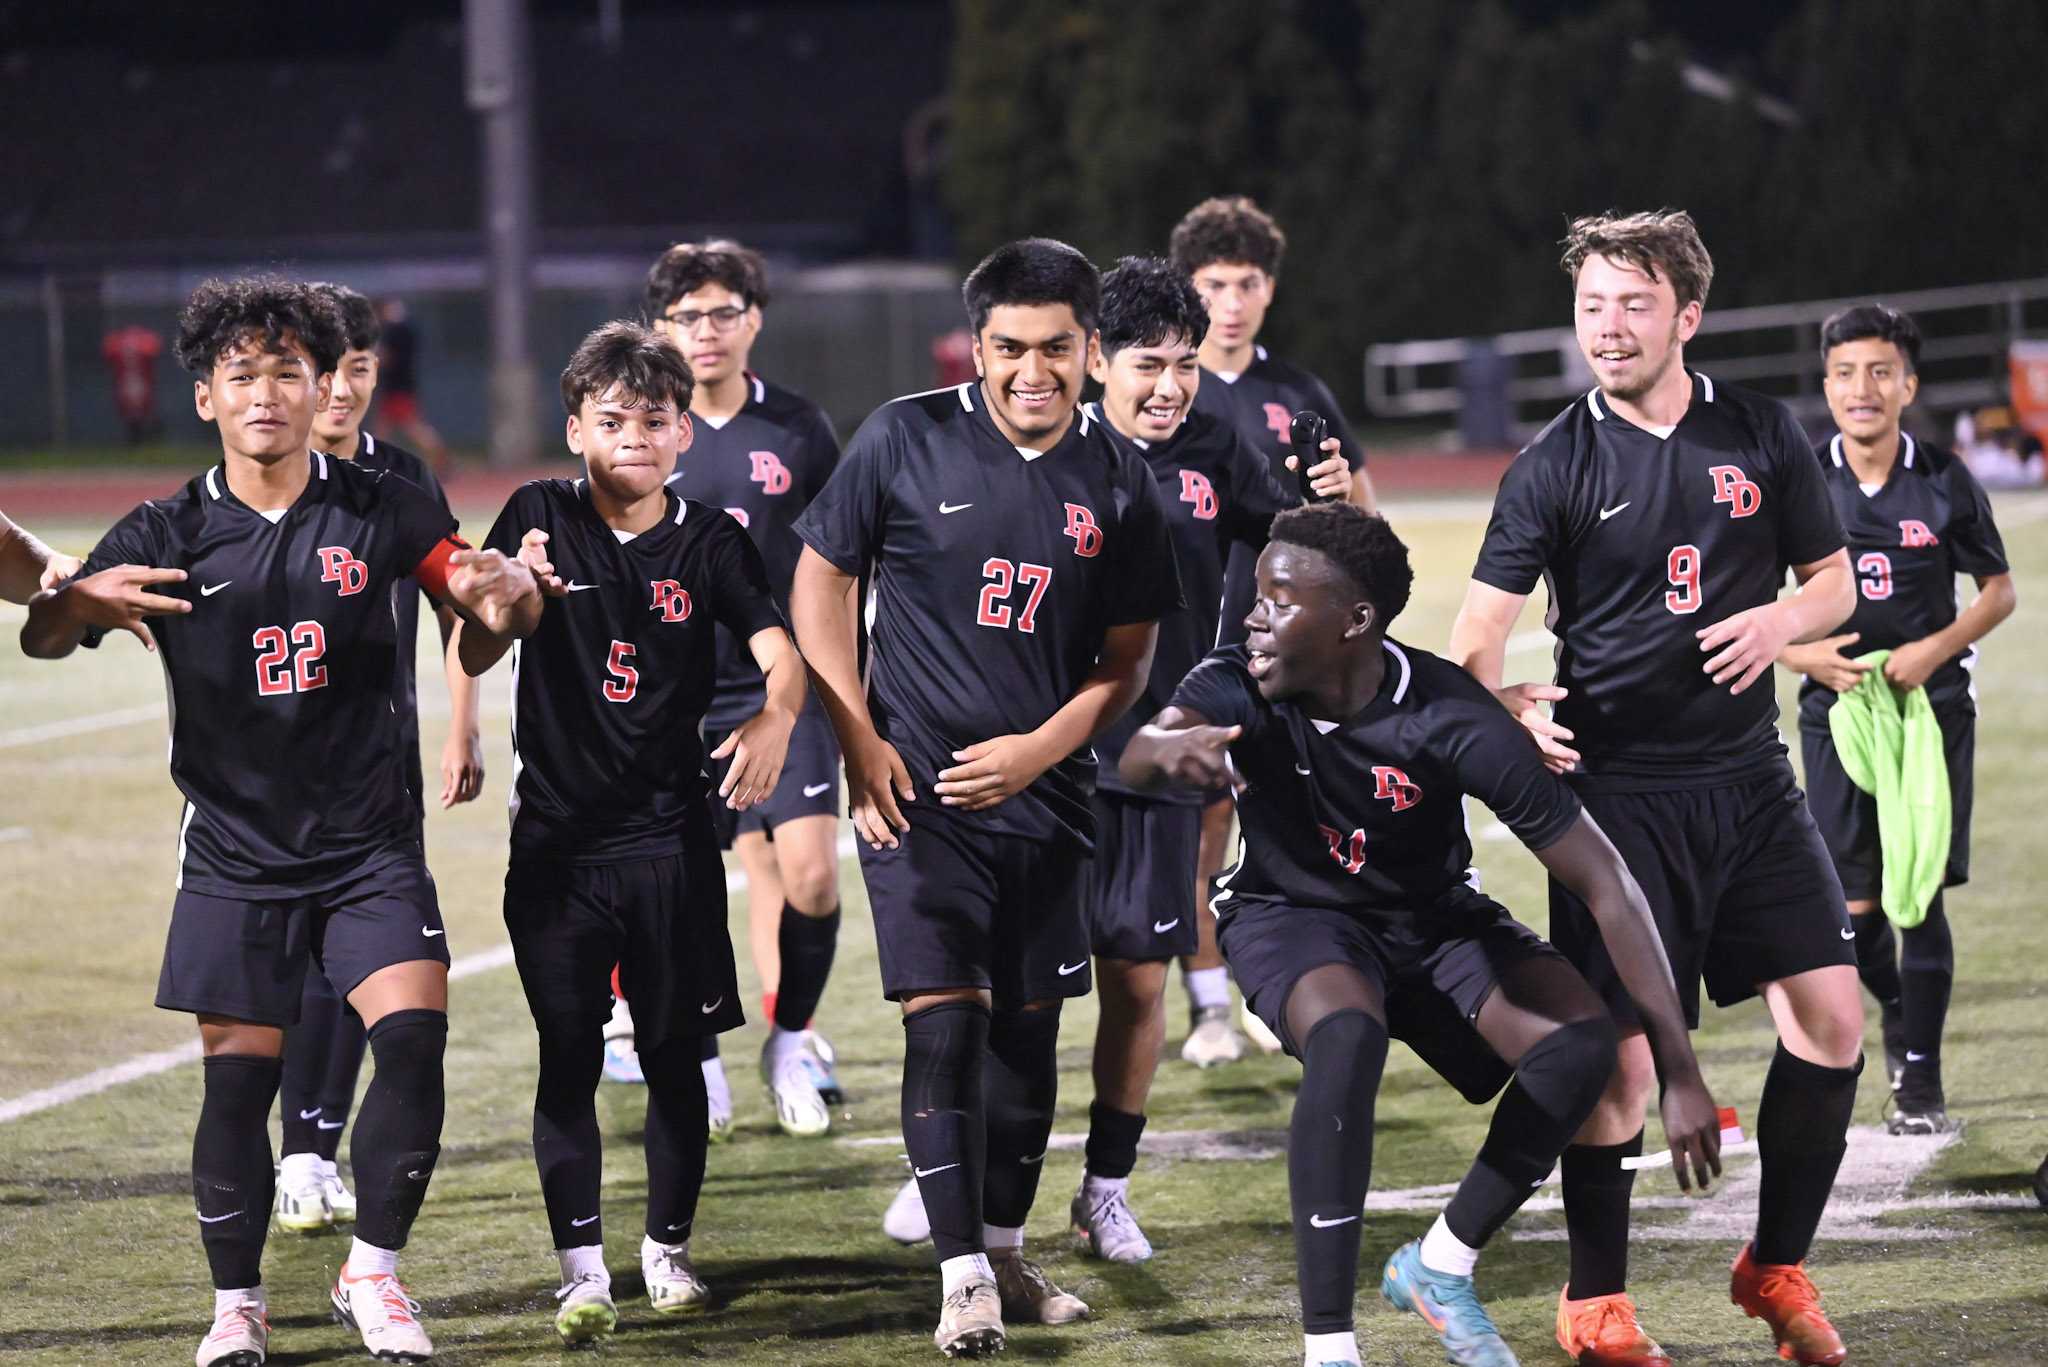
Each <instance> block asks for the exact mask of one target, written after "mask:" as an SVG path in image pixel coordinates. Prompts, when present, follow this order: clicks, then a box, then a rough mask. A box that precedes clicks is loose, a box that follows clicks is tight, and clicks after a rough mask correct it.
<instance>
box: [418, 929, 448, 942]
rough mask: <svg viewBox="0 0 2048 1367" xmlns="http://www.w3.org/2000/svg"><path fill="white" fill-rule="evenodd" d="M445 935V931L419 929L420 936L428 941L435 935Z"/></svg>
mask: <svg viewBox="0 0 2048 1367" xmlns="http://www.w3.org/2000/svg"><path fill="white" fill-rule="evenodd" d="M447 933H448V932H447V931H445V930H436V929H434V928H433V927H432V926H421V927H420V934H422V935H424V936H426V937H427V938H428V939H429V940H431V939H433V938H434V937H435V936H436V935H446V934H447Z"/></svg>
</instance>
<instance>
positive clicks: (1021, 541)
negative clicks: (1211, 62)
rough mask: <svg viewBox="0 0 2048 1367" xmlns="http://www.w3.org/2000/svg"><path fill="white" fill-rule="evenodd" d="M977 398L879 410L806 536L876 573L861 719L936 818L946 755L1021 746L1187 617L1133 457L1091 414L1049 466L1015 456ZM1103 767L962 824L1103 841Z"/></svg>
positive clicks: (1058, 772) (850, 449)
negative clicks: (1114, 654)
mask: <svg viewBox="0 0 2048 1367" xmlns="http://www.w3.org/2000/svg"><path fill="white" fill-rule="evenodd" d="M985 408H986V405H985V403H984V401H983V397H982V394H981V386H980V384H979V382H970V383H968V384H964V385H960V386H959V387H957V388H953V389H941V390H935V391H933V392H931V393H929V394H917V395H912V396H910V397H909V398H904V399H898V400H896V401H894V402H893V403H888V404H884V405H883V406H882V407H881V408H879V409H877V410H876V411H875V413H874V414H873V415H872V416H870V417H869V418H868V420H867V421H866V422H865V423H863V424H862V425H861V429H860V431H859V432H857V433H855V434H854V438H853V441H852V442H851V444H849V445H848V446H847V448H846V457H845V459H843V460H842V461H840V463H839V469H838V470H837V471H836V472H835V473H834V474H833V476H832V478H831V480H830V481H829V482H828V483H827V484H826V485H825V489H824V491H823V492H822V493H820V494H819V495H818V497H817V498H816V500H814V501H813V502H812V504H811V506H810V507H809V508H808V509H806V510H805V512H804V515H803V516H802V517H801V518H799V519H797V525H796V530H797V535H798V536H800V537H802V538H803V539H804V542H805V543H806V544H807V545H809V546H810V547H811V548H812V549H813V550H815V551H817V552H818V554H819V555H822V556H823V557H824V558H825V559H826V560H828V561H830V562H831V563H832V564H833V565H834V566H836V567H837V568H838V569H840V570H841V571H843V572H844V573H847V574H853V575H860V574H864V573H868V572H869V571H870V570H872V572H873V577H874V583H875V595H876V600H875V602H876V607H875V623H874V632H873V638H872V639H873V648H872V651H871V656H870V660H869V684H868V705H869V710H870V712H871V713H872V714H873V716H874V720H875V726H876V729H877V730H878V731H879V732H880V734H881V735H882V737H883V738H884V739H885V740H887V741H888V742H889V743H890V744H891V745H894V746H895V747H896V749H897V751H898V753H900V754H901V755H902V756H903V762H904V763H905V764H906V765H907V766H908V767H909V769H910V777H911V781H912V782H913V783H914V784H915V785H916V788H917V794H918V798H917V802H916V803H915V804H913V806H912V808H910V809H907V814H908V815H910V817H911V819H912V820H913V821H914V820H915V819H916V812H917V810H918V809H921V808H924V807H926V806H937V805H938V803H939V798H938V795H937V794H936V793H934V792H933V791H932V785H933V784H934V783H935V782H936V781H937V775H938V771H939V770H941V769H947V768H951V767H952V766H953V765H955V764H957V763H959V761H958V760H956V759H954V758H953V752H954V751H956V750H959V749H962V748H964V747H966V746H969V745H973V744H976V743H977V742H980V741H985V740H991V739H993V738H995V737H997V736H1004V735H1013V734H1019V733H1023V732H1028V731H1031V730H1034V729H1036V728H1037V727H1038V726H1040V725H1042V724H1043V723H1044V722H1045V720H1046V719H1047V718H1048V717H1050V716H1052V714H1053V713H1054V712H1057V711H1058V710H1059V709H1060V708H1061V707H1063V706H1065V705H1066V703H1067V702H1068V700H1070V699H1071V698H1072V697H1073V696H1074V694H1075V693H1076V692H1077V691H1078V690H1079V689H1080V687H1081V684H1082V683H1083V682H1084V681H1085V680H1086V679H1087V677H1088V675H1089V673H1090V672H1091V671H1092V670H1093V669H1094V666H1095V662H1096V660H1097V658H1098V657H1099V655H1100V653H1101V650H1102V642H1103V637H1104V634H1105V633H1106V632H1107V631H1108V629H1109V628H1110V627H1113V626H1119V625H1125V624H1130V623H1138V622H1153V621H1158V620H1159V619H1161V618H1163V617H1165V616H1167V615H1168V614H1169V613H1172V612H1174V611H1176V610H1178V609H1179V608H1180V607H1181V596H1180V581H1179V579H1178V577H1177V574H1176V572H1175V568H1174V558H1173V536H1172V533H1171V531H1170V530H1169V528H1168V525H1167V519H1166V513H1165V510H1164V509H1163V508H1162V507H1161V503H1160V498H1159V492H1158V489H1157V488H1156V487H1155V485H1154V483H1153V479H1152V473H1151V471H1149V470H1148V469H1146V467H1145V465H1144V463H1143V462H1142V461H1140V460H1139V459H1138V458H1137V456H1136V454H1135V453H1134V452H1132V451H1131V450H1129V449H1127V448H1126V447H1124V446H1122V445H1120V444H1119V443H1118V442H1117V441H1116V440H1114V439H1112V438H1111V437H1110V435H1109V430H1108V428H1107V426H1106V425H1105V424H1103V423H1101V422H1098V421H1096V420H1095V419H1094V418H1092V417H1091V416H1089V415H1088V414H1087V413H1086V412H1085V411H1084V412H1081V413H1078V414H1076V415H1075V418H1074V421H1073V423H1072V425H1071V426H1070V427H1069V428H1068V430H1067V434H1066V435H1065V436H1064V437H1063V438H1061V440H1060V442H1059V444H1058V445H1056V446H1054V447H1053V448H1052V449H1051V450H1050V451H1046V452H1043V453H1040V452H1035V451H1034V452H1026V451H1021V450H1020V449H1019V448H1018V447H1016V446H1014V445H1012V444H1011V443H1010V441H1009V439H1008V438H1006V437H1005V436H1003V434H1002V432H1001V431H1000V430H998V429H997V427H996V425H995V423H994V421H993V420H991V419H990V417H989V416H988V414H987V412H986V411H985ZM1094 771H1095V762H1094V757H1093V755H1092V753H1091V752H1090V751H1089V750H1088V749H1087V748H1085V747H1084V748H1083V749H1082V750H1080V751H1079V752H1077V753H1075V754H1073V755H1070V756H1068V757H1067V758H1066V759H1064V760H1062V761H1060V762H1059V763H1058V764H1055V765H1054V766H1053V767H1052V768H1050V769H1048V770H1047V771H1046V772H1045V773H1044V774H1042V775H1041V776H1040V777H1039V778H1038V779H1037V780H1036V781H1034V782H1033V783H1032V784H1031V786H1030V787H1029V788H1026V789H1025V790H1024V791H1023V792H1021V793H1019V794H1017V795H1016V796H1015V797H1013V798H1011V799H1009V800H1008V801H1007V802H1004V803H1002V804H1001V805H1000V806H998V807H996V808H994V809H993V810H990V811H986V812H978V813H973V814H969V815H967V816H966V818H965V819H967V820H970V821H975V822H978V823H979V824H981V825H982V826H983V827H984V828H985V829H987V830H989V831H992V832H996V833H1000V834H1006V835H1017V836H1024V837H1027V838H1031V839H1038V840H1058V839H1068V838H1071V839H1075V840H1078V841H1080V842H1082V843H1084V844H1086V843H1087V842H1088V841H1090V840H1091V839H1092V832H1093V828H1094V821H1093V818H1092V816H1091V815H1090V813H1089V810H1088V793H1089V791H1090V789H1091V788H1092V787H1093V786H1094Z"/></svg>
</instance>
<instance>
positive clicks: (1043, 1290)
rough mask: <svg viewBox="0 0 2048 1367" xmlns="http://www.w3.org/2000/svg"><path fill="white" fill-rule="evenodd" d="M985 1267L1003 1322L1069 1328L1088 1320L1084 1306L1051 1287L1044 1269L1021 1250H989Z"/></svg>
mask: <svg viewBox="0 0 2048 1367" xmlns="http://www.w3.org/2000/svg"><path fill="white" fill-rule="evenodd" d="M988 1263H989V1266H990V1267H992V1268H994V1269H995V1272H996V1291H997V1293H998V1294H999V1295H1001V1296H1002V1298H1003V1318H1004V1319H1006V1320H1009V1321H1012V1322H1016V1323H1029V1324H1072V1323H1073V1322H1074V1321H1075V1320H1085V1319H1087V1318H1088V1313H1089V1312H1088V1302H1086V1301H1084V1300H1082V1299H1081V1298H1080V1297H1079V1296H1075V1295H1071V1294H1069V1293H1067V1292H1065V1291H1062V1290H1060V1289H1059V1288H1058V1287H1057V1286H1054V1285H1053V1284H1052V1278H1050V1277H1048V1276H1046V1275H1045V1269H1044V1268H1042V1267H1040V1266H1039V1265H1038V1264H1037V1263H1034V1262H1032V1261H1031V1260H1030V1259H1029V1258H1027V1257H1025V1256H1024V1250H1023V1249H1021V1248H1011V1249H1004V1250H1002V1251H1000V1252H998V1251H996V1250H994V1249H990V1250H989V1255H988Z"/></svg>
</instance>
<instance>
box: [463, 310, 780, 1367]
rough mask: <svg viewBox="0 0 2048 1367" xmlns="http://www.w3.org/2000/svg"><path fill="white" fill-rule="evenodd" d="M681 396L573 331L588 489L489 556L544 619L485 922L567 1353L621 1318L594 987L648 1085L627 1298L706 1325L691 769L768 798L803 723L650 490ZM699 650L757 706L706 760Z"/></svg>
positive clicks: (603, 335) (538, 508)
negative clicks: (629, 1024) (536, 1064)
mask: <svg viewBox="0 0 2048 1367" xmlns="http://www.w3.org/2000/svg"><path fill="white" fill-rule="evenodd" d="M691 383H692V382H691V376H690V369H689V366H688V365H687V364H686V363H685V362H684V360H683V358H682V355H681V353H679V352H678V351H677V350H676V349H675V347H674V346H673V345H671V344H670V343H669V341H668V340H667V339H666V338H664V337H662V336H660V335H659V334H657V333H656V332H654V331H653V330H652V329H650V328H646V327H642V326H640V325H639V324H636V323H623V322H622V323H609V324H607V325H606V326H604V327H602V328H599V329H598V330H597V331H595V332H593V333H591V334H590V335H589V336H588V337H586V338H585V339H584V340H583V343H582V345H581V346H579V347H577V349H576V354H575V355H574V356H572V357H571V358H570V360H569V365H568V367H567V368H566V369H565V370H563V372H562V402H563V404H564V406H565V407H566V408H567V409H568V411H569V417H568V441H569V447H570V449H571V450H572V451H574V452H576V453H577V454H578V455H580V456H581V457H583V461H584V466H585V477H584V478H582V479H578V480H537V481H535V482H533V483H530V484H527V485H525V486H523V487H522V488H520V489H519V491H518V492H517V493H515V494H513V496H512V499H511V501H510V502H508V503H507V504H506V505H505V510H504V511H503V512H502V513H500V514H499V515H498V520H497V522H496V524H495V525H494V526H493V527H492V528H491V532H490V535H489V537H488V538H487V539H486V544H488V545H489V546H491V547H493V548H495V549H498V550H503V551H506V552H508V553H518V554H520V555H522V556H524V557H525V559H526V562H527V563H528V564H529V565H530V566H532V567H533V569H534V571H535V573H536V574H538V575H540V576H541V580H542V583H543V584H544V585H545V587H546V590H547V593H548V597H549V602H548V606H547V610H546V611H545V612H544V613H543V614H542V616H541V621H540V626H539V628H538V630H536V631H535V632H534V633H533V634H532V635H531V636H530V637H529V638H528V639H527V640H525V641H523V642H521V643H520V644H519V646H518V653H517V655H516V656H515V657H514V660H513V675H514V679H515V682H514V690H515V696H514V700H513V706H514V711H513V720H512V745H513V751H514V754H515V755H516V756H517V760H516V766H515V774H516V777H515V778H514V780H513V794H512V812H513V816H512V861H511V866H510V868H509V869H508V870H507V872H506V875H505V924H506V926H507V928H508V929H509V930H510V931H511V935H512V949H513V953H514V955H515V956H516V958H517V961H518V966H519V978H520V982H521V983H522V984H523V985H524V987H525V989H526V1001H527V1005H528V1007H529V1008H530V1009H531V1010H532V1012H533V1019H534V1024H535V1026H536V1027H537V1028H538V1030H539V1034H540V1082H539V1086H538V1088H537V1090H536V1092H535V1096H534V1105H533V1152H534V1160H535V1162H536V1163H537V1164H538V1165H539V1167H540V1181H541V1194H542V1196H543V1198H544V1199H545V1201H546V1204H547V1212H548V1224H549V1226H550V1229H551V1232H552V1233H553V1236H554V1241H555V1252H556V1255H557V1257H558V1259H559V1260H560V1263H561V1269H562V1288H561V1291H560V1292H559V1293H558V1295H559V1297H560V1299H561V1301H562V1306H561V1309H560V1311H559V1312H558V1313H557V1314H556V1317H555V1327H556V1329H557V1330H558V1331H559V1332H560V1334H561V1336H562V1338H563V1340H564V1341H566V1342H570V1343H579V1342H586V1341H590V1340H594V1339H597V1338H601V1337H602V1336H603V1335H605V1334H608V1333H610V1332H611V1330H612V1328H613V1327H614V1326H615V1325H616V1323H617V1320H618V1312H617V1310H616V1308H615V1307H614V1305H613V1302H612V1298H611V1277H610V1274H609V1273H608V1272H607V1271H606V1270H605V1265H604V1237H603V1225H602V1223H601V1222H600V1220H599V1216H598V1188H599V1180H600V1175H601V1170H602V1163H603V1143H602V1141H601V1139H600V1138H599V1135H598V1129H597V1109H596V1105H595V1096H594V1094H595V1092H596V1089H597V1082H598V1069H599V1065H600V1062H601V1059H602V1056H603V1050H604V1041H603V1033H602V1032H603V1026H604V1022H605V1018H606V1016H607V1015H608V1014H609V1011H610V1006H611V996H612V992H611V983H612V976H611V975H612V968H613V965H617V966H618V970H619V976H620V979H621V983H622V985H623V987H624V989H625V992H626V995H627V996H628V998H629V999H630V1000H631V1001H632V1002H633V1008H634V1016H635V1020H634V1025H635V1029H636V1032H637V1033H636V1036H635V1042H636V1044H637V1047H638V1050H639V1056H640V1065H641V1068H642V1070H643V1071H644V1073H645V1074H646V1079H647V1126H646V1135H645V1142H646V1151H647V1221H646V1230H645V1233H644V1234H643V1235H642V1237H641V1241H640V1267H641V1271H642V1273H643V1274H644V1276H645V1278H646V1287H647V1294H648V1298H649V1300H650V1301H651V1302H652V1303H653V1306H654V1308H655V1309H656V1310H657V1311H661V1312H663V1313H671V1314H677V1313H689V1312H695V1311H700V1310H702V1309H704V1308H705V1307H706V1306H707V1305H708V1304H709V1303H710V1297H711V1293H710V1291H709V1289H708V1288H707V1287H706V1286H705V1285H704V1282H703V1280H702V1279H701V1278H700V1277H698V1275H697V1273H696V1270H695V1268H694V1267H693V1266H692V1265H691V1263H690V1228H691V1222H692V1221H693V1220H694V1218H695V1215H696V1209H697V1195H698V1190H699V1188H700V1187H701V1186H702V1185H703V1181H704V1152H705V1144H706V1142H707V1135H706V1129H705V1119H704V1111H705V1096H704V1085H703V1079H702V1076H701V1074H700V1073H699V1071H698V1059H699V1056H700V1049H699V1045H698V1040H699V1037H700V1036H702V1035H705V1034H709V1033H715V1032H717V1031H721V1030H730V1029H732V1028H734V1027H735V1026H737V1025H739V1024H741V1022H742V1021H743V1020H744V1019H745V1017H744V1015H743V1013H742V1011H741V1009H740V1003H739V985H738V980H737V978H736V977H735V975H734V970H733V959H732V942H731V940H730V939H729V938H728V936H727V933H726V925H725V868H724V865H723V864H722V863H721V862H720V860H719V857H718V835H717V831H716V829H715V828H714V826H713V824H712V819H711V807H710V805H709V803H708V802H707V801H706V791H707V788H708V787H709V783H708V780H707V779H706V777H705V775H704V762H705V760H706V759H707V758H712V759H727V758H730V759H731V761H732V762H731V764H730V765H728V766H726V768H725V771H724V775H725V776H724V779H723V781H722V782H721V784H720V785H719V787H718V796H719V798H720V799H722V800H723V801H724V803H725V804H726V805H727V806H729V807H731V808H732V809H734V810H739V811H743V810H745V809H746V808H748V807H749V806H751V805H753V804H754V803H755V802H758V801H760V800H762V799H763V798H765V797H766V796H767V795H768V794H769V793H771V792H773V791H774V789H775V782H776V779H777V777H778V775H779V773H780V771H781V768H782V760H783V755H784V753H785V751H786V750H787V748H788V744H789V733H790V727H791V726H792V725H793V724H794V722H795V719H796V715H797V712H798V711H799V709H801V708H802V706H803V691H804V682H803V662H802V661H801V660H800V659H798V658H797V654H796V649H795V647H794V646H792V645H791V644H790V642H789V637H788V635H787V633H785V632H784V630H783V628H782V618H781V615H780V614H779V613H778V612H777V610H776V607H775V599H774V596H773V594H772V593H771V592H770V589H769V586H768V577H767V573H766V571H765V570H764V569H763V568H762V564H761V557H760V554H759V552H757V551H756V550H755V549H754V544H753V542H751V541H749V540H748V539H747V535H746V533H745V532H743V531H741V530H740V527H739V524H738V523H737V522H735V521H733V520H732V519H731V518H730V517H728V516H726V515H725V514H724V513H722V512H720V511H719V510H718V509H716V508H713V507H709V506H707V505H705V504H702V503H698V502H696V501H695V500H693V499H685V498H682V497H681V496H680V495H678V494H676V493H675V492H674V491H673V490H671V489H669V488H667V487H666V484H665V481H666V480H667V479H668V477H669V475H670V474H671V473H672V472H673V471H674V470H675V464H676V455H677V452H678V451H680V450H682V449H683V448H684V447H685V446H687V444H688V441H689V437H690V432H691V423H690V420H689V418H688V416H687V413H688V410H689V406H690V389H691ZM720 627H723V628H724V629H726V630H727V631H730V632H732V633H733V634H734V635H735V636H737V637H738V638H739V639H740V640H742V641H744V642H746V644H747V648H748V650H749V651H750V652H751V653H752V655H753V657H754V660H755V662H756V664H758V665H759V667H760V669H761V672H762V674H763V675H764V676H765V690H764V695H763V701H762V703H761V706H760V707H759V708H758V709H757V711H756V712H755V713H754V715H752V716H751V717H749V718H747V719H745V720H743V721H742V722H741V723H740V724H739V725H737V726H735V727H734V728H733V729H732V731H731V732H730V734H729V735H728V736H727V738H726V740H725V741H724V742H723V743H722V744H721V745H719V746H718V747H717V749H716V750H715V751H713V753H712V754H711V755H710V756H708V757H707V756H706V754H705V753H704V748H703V744H702V742H701V741H700V740H699V739H698V727H699V724H700V723H701V722H702V720H703V717H704V711H705V709H706V708H707V707H708V706H710V704H711V700H712V696H713V690H714V675H715V671H716V658H715V647H714V633H715V632H716V631H717V629H718V628H720ZM459 639H460V642H461V652H462V663H463V666H464V668H466V669H468V670H470V671H471V672H472V673H481V672H482V671H483V670H485V669H488V668H490V666H491V665H492V664H493V663H495V662H496V661H497V659H498V658H499V657H500V656H501V655H502V654H503V653H504V651H505V649H506V647H507V646H508V644H510V643H509V642H508V641H507V640H505V639H504V638H503V637H501V636H498V635H495V634H491V633H486V632H483V631H479V630H477V629H475V628H473V627H469V626H465V627H464V629H463V631H462V633H461V636H460V638H459Z"/></svg>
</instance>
